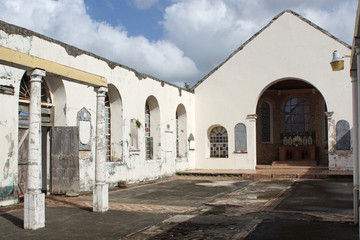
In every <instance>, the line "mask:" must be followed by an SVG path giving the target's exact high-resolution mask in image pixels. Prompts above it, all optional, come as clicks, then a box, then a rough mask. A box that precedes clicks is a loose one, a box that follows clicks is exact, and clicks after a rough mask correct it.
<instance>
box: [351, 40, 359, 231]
mask: <svg viewBox="0 0 360 240" xmlns="http://www.w3.org/2000/svg"><path fill="white" fill-rule="evenodd" d="M355 51H356V61H357V81H356V85H357V89H356V90H357V91H356V93H355V94H356V96H354V97H356V99H355V100H354V102H356V103H355V105H356V109H354V110H355V111H356V112H354V114H355V113H356V119H355V118H354V120H356V122H354V123H353V125H354V126H355V125H356V126H355V129H356V130H357V134H356V145H354V148H356V150H357V152H356V153H357V156H356V169H354V172H356V174H354V181H355V178H357V179H356V180H357V182H356V185H355V186H354V194H356V195H357V196H356V197H357V199H355V198H354V200H356V204H354V206H355V208H356V213H355V209H354V215H355V214H356V215H357V216H356V217H354V218H356V220H357V223H358V222H359V160H360V159H359V155H360V154H359V151H360V139H359V136H360V126H359V113H360V109H359V108H360V47H359V46H357V47H355ZM354 108H355V107H354ZM354 144H355V143H354ZM355 175H356V176H355ZM355 188H356V189H355ZM359 227H360V225H359ZM359 232H360V231H359Z"/></svg>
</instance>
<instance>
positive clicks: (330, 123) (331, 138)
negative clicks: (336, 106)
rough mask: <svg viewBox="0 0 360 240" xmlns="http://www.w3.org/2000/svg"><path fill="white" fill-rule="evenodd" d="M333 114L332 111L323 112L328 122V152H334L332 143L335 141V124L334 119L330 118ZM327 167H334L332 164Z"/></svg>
mask: <svg viewBox="0 0 360 240" xmlns="http://www.w3.org/2000/svg"><path fill="white" fill-rule="evenodd" d="M333 114H334V112H325V115H326V118H327V122H328V132H327V134H328V152H329V153H334V151H335V145H334V143H336V126H335V121H334V119H333V118H332V116H333ZM329 163H330V159H329ZM332 164H333V163H332ZM329 167H334V166H332V165H331V164H330V166H329Z"/></svg>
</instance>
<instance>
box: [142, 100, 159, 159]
mask: <svg viewBox="0 0 360 240" xmlns="http://www.w3.org/2000/svg"><path fill="white" fill-rule="evenodd" d="M160 146H161V135H160V107H159V103H158V101H157V99H156V98H155V97H154V96H149V97H148V98H147V99H146V102H145V158H146V159H147V160H151V159H160V158H161V148H160Z"/></svg>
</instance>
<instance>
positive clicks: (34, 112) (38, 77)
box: [24, 69, 45, 229]
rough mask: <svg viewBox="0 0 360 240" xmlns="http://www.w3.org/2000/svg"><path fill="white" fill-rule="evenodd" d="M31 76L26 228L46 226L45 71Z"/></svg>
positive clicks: (33, 72)
mask: <svg viewBox="0 0 360 240" xmlns="http://www.w3.org/2000/svg"><path fill="white" fill-rule="evenodd" d="M28 75H29V76H30V92H31V95H30V110H29V154H28V169H27V181H26V193H25V196H24V228H25V229H38V228H42V227H45V194H44V193H41V187H42V178H41V172H42V170H41V168H42V165H41V81H42V77H44V76H45V71H44V70H40V69H35V70H32V71H31V72H28Z"/></svg>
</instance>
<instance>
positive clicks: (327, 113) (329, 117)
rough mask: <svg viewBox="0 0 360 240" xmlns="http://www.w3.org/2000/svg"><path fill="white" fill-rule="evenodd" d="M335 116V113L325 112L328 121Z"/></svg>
mask: <svg viewBox="0 0 360 240" xmlns="http://www.w3.org/2000/svg"><path fill="white" fill-rule="evenodd" d="M333 114H334V112H325V115H326V117H327V119H328V120H331V118H332V116H333Z"/></svg>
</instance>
